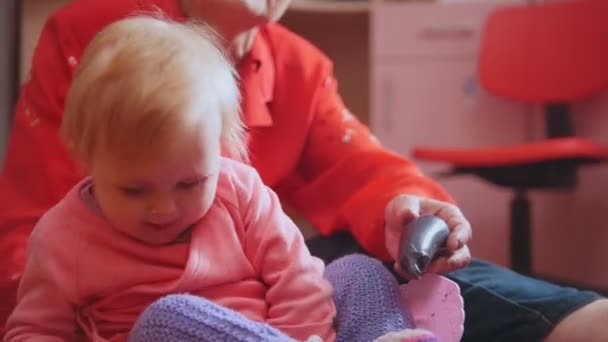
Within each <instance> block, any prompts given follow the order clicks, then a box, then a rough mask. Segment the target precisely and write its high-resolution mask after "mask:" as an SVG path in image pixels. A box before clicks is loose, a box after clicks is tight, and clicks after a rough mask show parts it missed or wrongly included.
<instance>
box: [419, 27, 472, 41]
mask: <svg viewBox="0 0 608 342" xmlns="http://www.w3.org/2000/svg"><path fill="white" fill-rule="evenodd" d="M474 35H475V30H474V29H473V28H472V27H470V26H466V25H451V26H450V25H441V26H440V25H437V26H427V27H425V28H423V29H422V30H420V31H419V33H418V37H419V38H420V39H423V40H462V39H471V38H473V37H474Z"/></svg>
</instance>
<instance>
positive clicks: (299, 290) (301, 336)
mask: <svg viewBox="0 0 608 342" xmlns="http://www.w3.org/2000/svg"><path fill="white" fill-rule="evenodd" d="M243 178H244V179H245V180H244V183H245V185H246V186H244V187H242V190H241V191H240V192H241V194H242V195H241V196H240V198H241V199H240V200H239V203H240V207H241V208H243V209H241V211H242V215H243V217H244V219H243V222H244V226H245V231H246V233H245V242H244V246H245V253H246V255H247V257H248V258H249V260H250V262H251V264H252V265H253V267H254V268H255V269H256V270H258V272H259V273H260V277H261V279H262V281H263V282H264V283H265V284H266V285H267V286H268V290H267V293H266V300H267V302H268V318H267V321H266V323H268V324H270V325H272V326H273V327H275V328H277V329H279V330H281V331H283V332H284V333H286V334H288V335H290V336H291V337H293V338H296V339H298V340H306V339H307V338H308V337H310V336H312V335H318V336H320V337H322V338H323V340H324V341H333V340H334V339H335V331H334V329H333V319H334V316H335V310H336V309H335V306H334V303H333V297H332V289H331V285H330V284H329V282H328V281H327V280H326V279H325V278H324V277H323V271H324V265H323V262H322V261H321V260H319V259H317V258H315V257H313V256H311V255H310V253H309V251H308V249H307V248H306V245H305V244H304V238H303V237H302V234H301V233H300V231H299V230H298V227H297V226H296V225H295V224H294V223H293V222H292V221H291V219H290V218H289V217H288V216H287V215H286V214H285V213H284V212H283V210H282V209H281V205H280V202H279V199H278V197H277V195H276V194H275V193H274V192H273V191H272V190H270V189H269V188H267V187H266V186H265V185H264V184H263V183H262V180H261V179H260V178H259V176H257V173H256V172H255V171H253V170H252V171H251V175H250V176H247V177H243Z"/></svg>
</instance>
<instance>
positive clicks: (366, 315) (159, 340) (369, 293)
mask: <svg viewBox="0 0 608 342" xmlns="http://www.w3.org/2000/svg"><path fill="white" fill-rule="evenodd" d="M325 277H326V278H327V279H328V280H329V281H330V282H331V284H332V285H333V286H334V300H335V303H336V308H337V317H336V323H335V328H336V333H337V341H338V342H347V341H348V342H359V341H360V342H372V341H373V340H374V339H376V338H378V337H380V336H382V335H385V334H387V333H389V332H395V331H400V330H403V329H405V328H412V327H413V325H412V320H411V318H410V317H409V315H407V314H404V313H405V310H404V309H403V307H402V305H401V299H400V296H399V289H398V284H397V281H396V279H395V278H394V277H393V275H391V273H390V272H389V271H388V270H387V269H386V268H385V267H384V266H383V265H382V264H381V263H380V262H379V261H377V260H375V259H372V258H370V257H367V256H364V255H359V254H354V255H349V256H345V257H342V258H340V259H338V260H336V261H334V262H332V263H331V264H329V265H328V266H327V268H326V271H325ZM129 339H130V341H133V342H140V341H141V342H143V341H146V342H169V341H185V342H191V341H192V342H194V341H199V342H200V341H214V342H215V341H235V342H236V341H239V342H241V341H243V342H244V341H252V342H253V341H255V342H258V341H269V342H274V341H277V342H278V341H286V342H287V341H289V342H291V341H294V340H293V339H291V338H290V337H288V336H286V335H285V334H283V333H282V332H280V331H279V330H277V329H274V328H273V327H271V326H269V325H267V324H264V323H258V322H254V321H251V320H248V319H247V318H245V317H244V316H242V315H241V314H239V313H238V312H235V311H232V310H230V309H227V308H224V307H221V306H219V305H216V304H214V303H212V302H210V301H208V300H205V299H203V298H200V297H195V296H191V295H186V294H183V295H182V294H179V295H169V296H166V297H164V298H162V299H160V300H159V301H157V302H155V303H153V304H152V305H150V306H149V307H148V308H147V309H146V310H145V311H144V312H143V313H142V315H141V316H140V318H139V320H138V321H137V323H136V324H135V326H134V327H133V330H132V332H131V336H130V338H129Z"/></svg>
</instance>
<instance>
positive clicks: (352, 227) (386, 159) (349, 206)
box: [283, 61, 451, 260]
mask: <svg viewBox="0 0 608 342" xmlns="http://www.w3.org/2000/svg"><path fill="white" fill-rule="evenodd" d="M320 65H321V66H320V68H321V69H322V70H321V72H320V74H321V75H322V77H321V79H320V80H318V84H317V91H316V93H315V96H314V98H313V100H312V101H313V105H312V109H311V110H312V111H313V113H312V114H313V119H312V123H311V126H310V129H309V134H308V138H307V143H306V147H305V149H304V151H303V155H302V159H301V162H300V166H299V170H298V181H296V182H294V184H295V185H294V186H293V187H292V188H291V189H290V190H289V191H288V192H287V193H286V194H285V193H283V194H284V195H286V196H287V200H288V201H289V204H291V205H292V206H294V207H295V208H296V209H298V210H299V211H300V213H301V214H302V215H303V216H305V217H306V218H307V219H308V221H309V222H310V223H311V224H312V225H313V226H314V227H315V228H316V229H317V230H318V231H319V232H320V233H321V234H323V235H328V234H332V233H334V232H337V231H339V230H348V231H350V232H351V233H352V234H353V235H354V237H355V238H356V240H357V241H358V242H359V244H361V245H362V246H363V248H364V249H365V250H366V251H368V252H370V253H372V254H373V255H375V256H376V257H378V258H381V259H385V260H388V259H389V258H390V257H389V255H388V253H387V252H386V248H385V242H384V211H385V207H386V205H387V203H388V202H389V201H390V200H391V199H393V198H394V197H395V196H397V195H399V194H413V195H419V196H424V197H430V198H435V199H439V200H445V201H451V198H450V196H449V195H448V194H447V193H446V192H445V191H444V190H443V189H442V188H441V187H440V186H439V185H438V184H437V183H436V182H434V181H433V180H431V179H430V178H427V177H425V176H424V175H423V174H422V173H421V172H420V171H419V170H418V168H417V167H416V166H415V165H414V164H413V163H412V162H411V161H409V160H407V159H406V158H404V157H403V156H400V155H397V154H395V153H393V152H391V151H389V150H388V149H386V148H384V147H382V146H381V145H380V143H379V141H378V140H377V139H376V138H375V137H374V136H373V135H372V134H371V132H370V130H369V128H368V127H367V126H365V125H364V124H362V123H361V122H360V121H359V120H358V119H357V118H356V117H355V116H354V115H352V114H351V112H350V111H349V110H348V109H347V108H346V107H345V105H344V103H343V101H342V99H341V97H340V95H339V93H338V86H337V81H336V79H335V78H334V76H333V72H332V66H331V63H330V62H329V61H325V63H320Z"/></svg>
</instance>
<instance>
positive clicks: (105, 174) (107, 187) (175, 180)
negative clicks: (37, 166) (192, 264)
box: [90, 119, 220, 245]
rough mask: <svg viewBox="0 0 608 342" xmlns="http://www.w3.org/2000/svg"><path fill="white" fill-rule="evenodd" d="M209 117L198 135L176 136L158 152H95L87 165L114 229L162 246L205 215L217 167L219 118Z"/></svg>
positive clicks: (95, 190) (215, 182)
mask: <svg viewBox="0 0 608 342" xmlns="http://www.w3.org/2000/svg"><path fill="white" fill-rule="evenodd" d="M210 121H213V120H210ZM215 121H217V122H215V123H211V122H209V123H206V124H205V125H202V127H201V130H202V131H201V132H199V133H201V134H189V136H178V137H176V139H175V140H174V142H172V143H171V144H170V146H168V147H167V148H166V151H164V152H163V153H155V152H154V151H142V153H141V155H140V156H133V158H132V159H129V160H125V159H124V158H117V157H116V156H115V155H112V154H111V153H101V152H100V153H97V154H96V155H95V158H94V159H93V161H92V163H91V165H90V172H91V176H92V177H93V179H94V182H95V183H94V188H93V189H94V190H93V191H94V195H95V198H96V199H97V202H98V203H99V206H100V208H101V210H102V212H103V214H104V216H105V218H106V219H107V220H108V221H109V222H110V224H111V225H112V226H113V227H114V228H115V229H117V230H118V231H120V232H122V233H124V234H126V235H128V236H130V237H132V238H135V239H137V240H140V241H143V242H145V243H148V244H151V245H163V244H167V243H171V242H173V241H175V240H176V238H178V237H179V236H180V234H182V233H183V232H184V231H185V230H187V229H188V228H189V227H190V226H191V225H193V224H195V223H196V222H198V221H199V220H200V219H201V218H202V217H203V216H204V215H205V214H206V213H207V211H208V210H209V208H210V207H211V205H212V203H213V201H214V198H215V193H216V189H217V181H218V173H219V169H220V138H219V131H220V129H219V125H220V124H219V121H220V120H219V119H217V120H215ZM203 126H204V127H203Z"/></svg>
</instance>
